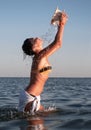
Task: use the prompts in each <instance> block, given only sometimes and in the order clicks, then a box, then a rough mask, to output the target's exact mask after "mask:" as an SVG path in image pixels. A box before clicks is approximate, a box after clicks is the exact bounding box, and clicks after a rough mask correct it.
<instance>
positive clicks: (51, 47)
mask: <svg viewBox="0 0 91 130" xmlns="http://www.w3.org/2000/svg"><path fill="white" fill-rule="evenodd" d="M67 18H68V17H67V15H66V13H64V12H62V16H61V20H60V22H59V26H58V31H57V33H56V36H55V39H54V41H53V42H52V43H51V44H50V45H49V46H47V47H46V48H44V49H43V50H42V51H41V54H42V56H50V55H51V54H53V53H54V52H55V51H56V50H57V49H59V48H60V47H62V38H63V32H64V26H65V24H66V21H67Z"/></svg>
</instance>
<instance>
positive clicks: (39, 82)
mask: <svg viewBox="0 0 91 130" xmlns="http://www.w3.org/2000/svg"><path fill="white" fill-rule="evenodd" d="M49 73H50V70H47V71H44V72H42V73H40V72H39V71H32V72H31V80H30V83H29V85H28V86H27V88H26V89H25V90H26V91H27V92H28V93H30V94H32V95H34V96H38V95H40V94H41V93H42V91H43V89H44V85H45V82H46V81H47V79H48V75H49Z"/></svg>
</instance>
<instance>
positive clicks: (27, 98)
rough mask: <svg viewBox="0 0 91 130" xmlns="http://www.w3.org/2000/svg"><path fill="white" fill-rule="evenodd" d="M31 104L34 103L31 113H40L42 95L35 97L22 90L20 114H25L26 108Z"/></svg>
mask: <svg viewBox="0 0 91 130" xmlns="http://www.w3.org/2000/svg"><path fill="white" fill-rule="evenodd" d="M29 102H32V106H31V108H30V110H29V112H30V113H31V114H32V113H34V112H35V111H38V110H39V108H40V95H39V96H33V95H31V94H29V93H28V92H27V91H25V90H22V91H21V92H20V95H19V106H18V110H19V112H24V111H25V107H26V105H27V104H28V103H29Z"/></svg>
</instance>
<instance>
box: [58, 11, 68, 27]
mask: <svg viewBox="0 0 91 130" xmlns="http://www.w3.org/2000/svg"><path fill="white" fill-rule="evenodd" d="M67 20H68V16H67V14H66V13H65V12H64V11H62V15H61V17H60V21H59V26H61V25H65V24H66V22H67Z"/></svg>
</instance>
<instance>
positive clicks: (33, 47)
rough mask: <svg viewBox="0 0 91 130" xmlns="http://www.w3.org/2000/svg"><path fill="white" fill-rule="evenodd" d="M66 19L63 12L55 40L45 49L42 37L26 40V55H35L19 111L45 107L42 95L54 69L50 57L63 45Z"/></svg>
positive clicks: (36, 109) (22, 92) (32, 110)
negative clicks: (41, 100)
mask: <svg viewBox="0 0 91 130" xmlns="http://www.w3.org/2000/svg"><path fill="white" fill-rule="evenodd" d="M66 21H67V15H66V13H64V12H63V13H62V16H61V20H60V21H59V26H58V30H57V33H56V36H55V39H54V41H53V42H52V43H51V44H50V45H49V46H47V47H46V48H44V49H43V48H42V44H43V41H42V39H40V38H28V39H26V40H25V41H24V43H23V46H22V49H23V51H24V53H25V54H26V55H29V56H33V61H32V67H31V73H30V82H29V85H28V86H27V87H26V88H25V90H23V91H21V93H20V97H19V98H20V99H19V111H25V112H35V111H39V110H40V111H41V110H43V109H44V107H43V106H42V105H41V104H40V95H41V93H42V92H43V89H44V85H45V82H46V81H47V79H48V75H49V72H50V71H51V69H52V67H51V66H50V63H49V62H48V57H49V56H50V55H52V54H53V53H54V52H55V51H57V50H58V49H59V48H61V47H62V37H63V31H64V26H65V24H66Z"/></svg>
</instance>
